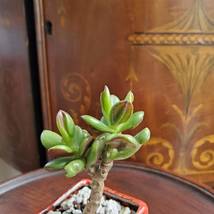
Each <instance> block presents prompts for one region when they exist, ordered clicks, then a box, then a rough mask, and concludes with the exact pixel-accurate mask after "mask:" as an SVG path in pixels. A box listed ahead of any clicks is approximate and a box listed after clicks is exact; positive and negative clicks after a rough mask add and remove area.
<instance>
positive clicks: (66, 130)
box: [56, 110, 74, 143]
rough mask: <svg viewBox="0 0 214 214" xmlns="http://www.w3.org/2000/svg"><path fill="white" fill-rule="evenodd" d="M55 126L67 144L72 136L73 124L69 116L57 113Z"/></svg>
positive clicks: (60, 112) (64, 113)
mask: <svg viewBox="0 0 214 214" xmlns="http://www.w3.org/2000/svg"><path fill="white" fill-rule="evenodd" d="M56 124H57V128H58V129H59V132H60V134H61V135H62V137H63V139H64V141H65V142H66V143H69V142H70V140H71V136H72V134H73V128H74V122H73V120H72V119H71V117H70V115H69V114H68V113H66V112H64V111H62V110H60V111H59V112H58V113H57V116H56Z"/></svg>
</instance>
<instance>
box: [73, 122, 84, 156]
mask: <svg viewBox="0 0 214 214" xmlns="http://www.w3.org/2000/svg"><path fill="white" fill-rule="evenodd" d="M84 137H85V136H84V133H83V129H81V128H80V127H79V126H75V128H74V134H73V138H72V141H71V143H70V147H71V148H72V149H73V150H74V151H75V152H78V151H79V148H80V143H81V142H82V140H83V139H84Z"/></svg>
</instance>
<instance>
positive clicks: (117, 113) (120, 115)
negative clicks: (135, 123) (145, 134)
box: [110, 101, 133, 125]
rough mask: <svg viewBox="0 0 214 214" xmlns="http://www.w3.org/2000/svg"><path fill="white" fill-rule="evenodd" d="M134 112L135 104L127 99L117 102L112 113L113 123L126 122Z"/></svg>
mask: <svg viewBox="0 0 214 214" xmlns="http://www.w3.org/2000/svg"><path fill="white" fill-rule="evenodd" d="M132 113H133V105H132V104H131V103H130V102H127V101H120V102H119V103H117V104H115V105H114V106H113V107H112V109H111V113H110V120H111V124H112V125H117V124H120V123H124V122H126V121H127V120H129V118H130V117H131V115H132Z"/></svg>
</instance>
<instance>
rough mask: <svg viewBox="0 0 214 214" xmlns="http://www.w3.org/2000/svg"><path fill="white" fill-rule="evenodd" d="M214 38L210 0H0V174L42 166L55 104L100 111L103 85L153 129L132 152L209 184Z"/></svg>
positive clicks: (212, 181)
mask: <svg viewBox="0 0 214 214" xmlns="http://www.w3.org/2000/svg"><path fill="white" fill-rule="evenodd" d="M213 45H214V3H213V0H108V1H104V0H100V1H97V0H90V1H86V0H78V1H71V0H35V1H33V0H26V1H24V0H14V1H8V0H0V181H1V182H2V181H5V180H7V179H9V178H12V177H14V176H17V175H19V174H21V173H24V172H28V171H31V170H34V169H37V168H40V167H41V166H43V165H44V163H45V161H46V154H45V151H44V149H43V148H42V147H41V145H40V140H39V136H40V133H41V131H42V129H44V128H47V129H54V130H55V129H56V127H55V115H56V113H57V111H58V110H59V109H63V110H65V111H67V112H69V113H70V114H71V115H72V116H73V118H74V119H75V121H76V122H77V123H79V124H81V125H83V126H85V125H84V124H83V122H82V121H81V120H80V117H79V116H80V115H81V114H93V115H95V116H96V117H100V110H99V93H100V92H101V90H103V87H104V85H105V84H106V85H108V86H109V88H110V89H111V92H112V93H115V94H118V95H119V96H120V98H123V97H124V96H125V94H126V93H127V91H129V90H133V92H134V94H135V102H134V105H135V106H136V110H140V109H143V110H144V111H145V119H144V123H142V125H141V127H139V128H142V127H144V126H148V127H150V129H151V132H152V138H151V140H150V142H149V143H148V145H146V146H145V147H144V148H142V149H141V150H140V151H139V152H138V153H137V154H136V155H135V156H134V157H132V158H131V161H137V162H140V163H142V164H144V165H147V166H149V167H154V168H158V169H162V170H167V171H169V172H171V173H174V174H178V175H180V176H183V177H186V178H189V179H193V180H194V181H195V182H199V183H203V184H205V185H209V186H211V187H214V49H213ZM136 131H137V130H136ZM134 132H135V131H133V133H134Z"/></svg>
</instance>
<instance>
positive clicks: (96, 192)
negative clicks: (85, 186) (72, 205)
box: [83, 161, 113, 214]
mask: <svg viewBox="0 0 214 214" xmlns="http://www.w3.org/2000/svg"><path fill="white" fill-rule="evenodd" d="M112 166H113V161H112V162H109V163H105V162H101V164H100V166H99V167H98V168H97V169H96V170H95V172H93V173H92V174H91V178H92V183H91V196H90V200H89V202H88V204H87V205H86V207H85V209H84V211H83V214H96V211H97V209H98V207H99V205H100V202H101V198H102V195H103V190H104V181H105V180H106V177H107V176H108V173H109V171H110V170H111V168H112Z"/></svg>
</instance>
